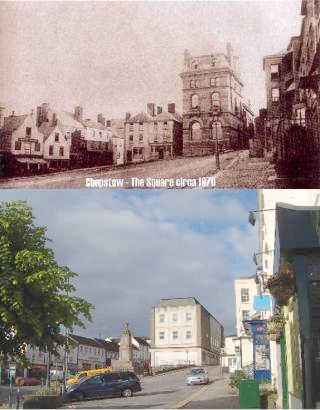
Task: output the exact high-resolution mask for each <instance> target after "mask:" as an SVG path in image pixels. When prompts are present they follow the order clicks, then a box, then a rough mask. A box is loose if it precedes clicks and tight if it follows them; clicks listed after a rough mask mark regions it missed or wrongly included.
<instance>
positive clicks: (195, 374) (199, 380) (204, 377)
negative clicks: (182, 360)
mask: <svg viewBox="0 0 320 410" xmlns="http://www.w3.org/2000/svg"><path fill="white" fill-rule="evenodd" d="M208 383H209V376H208V373H207V371H206V370H205V369H204V368H202V367H196V368H194V369H191V370H190V373H189V374H188V378H187V384H188V385H191V384H208Z"/></svg>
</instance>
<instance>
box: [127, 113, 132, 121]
mask: <svg viewBox="0 0 320 410" xmlns="http://www.w3.org/2000/svg"><path fill="white" fill-rule="evenodd" d="M130 117H131V114H130V112H126V121H129V119H130Z"/></svg>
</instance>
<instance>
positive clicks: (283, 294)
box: [266, 264, 296, 306]
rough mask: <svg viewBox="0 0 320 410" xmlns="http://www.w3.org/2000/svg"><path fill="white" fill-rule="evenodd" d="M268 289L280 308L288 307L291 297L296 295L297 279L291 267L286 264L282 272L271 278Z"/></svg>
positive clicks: (267, 285)
mask: <svg viewBox="0 0 320 410" xmlns="http://www.w3.org/2000/svg"><path fill="white" fill-rule="evenodd" d="M266 288H268V289H269V292H270V293H271V295H272V296H273V297H274V298H275V300H276V302H277V304H278V305H279V306H284V305H287V304H288V302H289V299H290V298H291V296H293V295H294V294H295V293H296V278H295V275H294V272H293V269H292V267H291V265H289V264H286V265H285V266H284V268H283V269H282V270H281V271H280V272H278V273H275V274H274V275H273V276H271V278H270V279H269V280H268V282H267V284H266Z"/></svg>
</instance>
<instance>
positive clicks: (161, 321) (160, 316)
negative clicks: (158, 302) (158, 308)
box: [159, 313, 164, 323]
mask: <svg viewBox="0 0 320 410" xmlns="http://www.w3.org/2000/svg"><path fill="white" fill-rule="evenodd" d="M159 322H160V323H163V322H164V313H160V315H159Z"/></svg>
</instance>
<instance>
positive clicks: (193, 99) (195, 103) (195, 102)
mask: <svg viewBox="0 0 320 410" xmlns="http://www.w3.org/2000/svg"><path fill="white" fill-rule="evenodd" d="M197 107H199V97H198V96H197V94H193V96H192V97H191V108H197Z"/></svg>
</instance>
